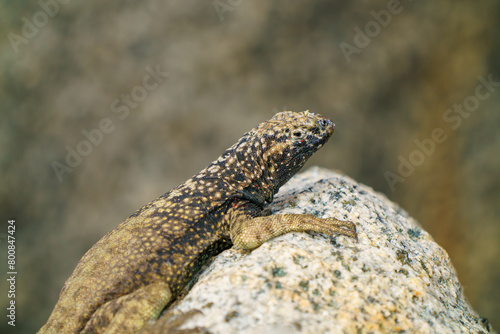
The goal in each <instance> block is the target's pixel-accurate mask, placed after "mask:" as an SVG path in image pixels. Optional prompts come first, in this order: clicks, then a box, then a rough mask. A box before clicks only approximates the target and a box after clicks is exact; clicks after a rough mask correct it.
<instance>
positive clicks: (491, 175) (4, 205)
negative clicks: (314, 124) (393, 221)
mask: <svg viewBox="0 0 500 334" xmlns="http://www.w3.org/2000/svg"><path fill="white" fill-rule="evenodd" d="M499 28H500V5H499V4H498V2H497V1H494V0H491V1H489V0H481V1H465V0H462V1H460V0H455V1H451V0H447V1H439V2H436V1H434V2H433V1H424V0H421V1H409V0H404V1H395V0H376V1H364V0H353V1H349V2H348V1H327V0H315V1H307V2H305V1H295V0H293V1H287V2H278V1H257V2H256V1H245V0H215V1H204V2H201V1H193V0H184V1H173V2H165V1H159V0H149V1H141V2H136V1H106V2H103V1H94V0H90V1H85V2H83V1H76V0H73V1H71V0H41V1H39V2H35V1H30V2H28V1H15V2H12V1H10V2H9V1H1V2H0V32H1V36H2V39H1V40H0V45H1V47H0V66H1V68H0V152H1V155H0V178H1V179H0V205H1V210H0V212H1V215H2V217H1V222H2V223H1V229H2V230H1V231H0V242H1V244H0V246H1V247H2V250H1V251H0V261H1V262H0V263H1V265H0V268H1V270H2V272H3V273H6V272H7V271H8V268H7V265H6V263H7V245H8V244H7V225H8V223H7V222H8V219H13V218H14V219H15V220H16V223H15V224H16V232H15V237H16V261H17V262H16V270H17V273H18V274H17V279H16V296H15V302H16V327H15V328H12V327H11V326H9V325H7V323H6V322H7V321H6V320H5V319H6V318H5V317H4V316H2V317H3V319H4V320H2V322H1V324H0V330H1V331H2V333H3V332H7V331H8V330H13V332H15V333H33V332H35V331H36V330H37V329H38V328H39V327H40V326H41V325H42V324H43V323H44V321H46V319H47V317H48V315H49V313H50V311H51V309H52V307H53V305H54V304H55V302H56V300H57V296H58V294H59V291H60V289H61V287H62V284H63V282H64V280H65V279H66V277H68V276H69V274H70V273H71V272H72V271H73V269H74V267H75V266H76V263H77V262H78V260H79V259H80V257H81V256H82V255H83V254H84V252H85V251H86V250H87V249H88V248H89V247H90V246H91V245H92V244H94V243H95V242H96V241H97V240H98V239H99V238H100V237H101V236H103V235H104V234H105V233H106V232H107V231H109V230H111V229H112V228H113V227H115V226H116V225H117V224H119V223H120V222H121V221H122V220H124V219H125V218H126V217H128V216H129V215H130V214H131V213H133V212H134V211H135V210H136V209H138V208H140V207H141V206H142V205H144V204H146V203H147V202H148V201H150V200H152V199H154V198H156V197H157V196H159V195H161V194H163V193H164V192H166V191H168V190H169V189H171V188H172V187H174V186H176V185H177V184H179V183H181V182H183V181H184V180H185V179H187V178H189V177H190V176H191V175H193V174H194V173H196V172H197V171H199V170H200V169H202V168H203V167H205V166H206V165H207V164H208V163H210V162H211V161H213V160H215V159H216V158H217V157H218V156H219V154H221V153H222V152H223V151H224V150H225V149H226V148H227V147H229V146H230V145H232V144H233V143H234V142H235V141H236V140H237V139H238V138H239V137H240V136H241V135H242V134H243V133H244V132H245V131H247V130H249V129H250V128H252V127H254V126H255V125H256V124H258V123H259V122H261V121H264V120H267V119H269V118H270V117H271V116H272V115H273V114H274V113H276V112H278V111H281V110H284V109H286V110H294V111H302V110H306V109H309V110H311V111H313V112H318V113H321V114H323V115H325V116H328V117H330V118H331V119H333V120H334V122H335V123H336V124H337V127H336V133H335V134H334V137H333V139H332V140H331V142H330V143H328V145H326V146H325V147H324V148H323V149H322V150H321V151H320V152H319V153H318V154H317V155H316V156H314V157H313V158H312V159H311V162H310V163H309V165H320V166H323V167H327V168H330V169H339V170H342V171H343V172H345V173H346V174H348V175H349V176H351V177H353V178H354V179H356V180H357V181H359V182H362V183H365V184H367V185H369V186H371V187H373V188H374V189H375V190H377V191H380V192H383V193H385V194H386V195H387V196H388V197H389V198H390V199H392V200H393V201H395V202H397V203H399V204H400V205H401V206H402V207H403V208H405V209H406V210H407V211H408V212H409V213H410V214H411V215H412V216H413V217H415V218H417V219H418V220H419V221H420V222H421V223H422V225H423V226H424V228H425V229H426V230H427V231H429V232H430V233H431V235H432V236H433V237H434V238H435V239H436V240H437V242H438V243H439V244H440V245H442V246H443V247H444V248H445V249H446V250H447V251H448V253H449V254H450V256H451V259H452V261H453V263H454V265H455V267H456V269H457V271H458V276H459V279H460V281H461V283H462V285H463V286H464V292H465V295H466V296H467V298H468V299H469V301H470V302H471V304H472V305H473V306H474V308H475V310H476V311H477V312H478V313H479V314H480V315H481V316H483V317H486V318H488V319H489V320H490V321H491V323H492V324H493V327H494V328H495V327H496V328H499V327H500V316H499V315H500V302H498V301H499V300H500V266H499V265H498V264H499V261H498V259H499V258H500V246H499V243H498V236H499V235H500V224H499V218H498V217H500V205H499V203H500V177H499V170H500V132H499V131H498V129H499V127H500V113H499V105H500V62H499V59H500V33H499V32H500V31H499ZM4 276H5V275H4ZM0 288H1V290H0V291H1V294H2V298H1V299H0V304H1V305H0V306H1V308H2V309H3V310H5V309H6V307H7V305H8V304H7V303H8V302H9V300H8V299H7V298H5V296H6V291H7V290H8V288H9V286H8V284H7V281H6V280H5V279H2V280H1V282H0ZM4 312H5V311H4Z"/></svg>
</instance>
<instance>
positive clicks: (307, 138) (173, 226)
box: [39, 111, 356, 334]
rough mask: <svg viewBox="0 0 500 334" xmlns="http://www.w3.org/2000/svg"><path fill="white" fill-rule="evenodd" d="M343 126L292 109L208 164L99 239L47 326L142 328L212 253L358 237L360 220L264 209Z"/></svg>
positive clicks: (66, 329)
mask: <svg viewBox="0 0 500 334" xmlns="http://www.w3.org/2000/svg"><path fill="white" fill-rule="evenodd" d="M333 130H334V124H333V123H332V122H331V121H330V120H328V119H326V118H324V117H322V116H321V115H317V114H313V113H310V112H307V111H306V112H303V113H294V112H290V111H285V112H281V113H278V114H276V115H275V116H274V117H273V118H272V119H271V120H269V121H267V122H264V123H261V124H260V125H259V126H257V127H256V128H254V129H253V130H251V131H249V132H247V133H246V134H244V135H243V137H242V138H241V139H240V140H239V141H238V142H237V143H236V144H234V145H233V146H231V147H230V148H229V149H228V150H227V151H226V152H225V153H224V154H223V155H222V156H220V157H219V159H217V160H216V161H214V162H213V163H212V164H210V165H209V166H208V167H207V168H205V169H203V170H202V171H201V172H199V173H198V174H196V175H195V176H193V177H192V178H191V179H189V180H187V181H186V182H184V183H183V184H181V185H180V186H178V187H177V188H175V189H173V190H171V191H169V192H168V193H166V194H165V195H163V196H161V197H159V198H158V199H156V200H154V201H152V202H151V203H149V204H147V205H146V206H144V207H143V208H141V209H139V210H138V211H137V212H135V213H134V214H133V215H132V216H130V217H129V218H128V219H127V220H125V221H124V222H123V223H121V224H120V225H118V226H117V227H116V228H115V229H114V230H112V231H111V232H109V233H108V234H107V235H105V236H104V237H103V238H102V239H101V240H100V241H98V242H97V243H96V244H95V245H94V246H93V247H92V248H91V249H90V250H89V251H88V252H87V253H86V254H85V255H84V256H83V258H82V259H81V260H80V262H79V263H78V265H77V267H76V269H75V271H74V272H73V274H72V275H71V276H70V277H69V279H68V280H67V281H66V283H65V285H64V287H63V289H62V291H61V294H60V297H59V301H58V302H57V304H56V306H55V308H54V310H53V312H52V314H51V316H50V317H49V319H48V321H47V323H46V324H45V325H44V326H43V327H42V328H41V329H40V331H39V333H40V334H44V333H104V332H105V333H135V332H137V331H138V330H140V329H141V328H142V327H143V326H144V325H145V323H146V322H148V321H149V320H151V319H156V318H157V317H158V316H159V314H160V313H161V312H162V310H163V309H165V307H167V306H168V305H169V304H170V303H171V302H172V301H173V300H175V298H176V296H177V295H178V294H179V292H180V291H181V290H182V289H183V288H184V287H185V286H186V284H187V283H188V282H189V280H190V279H191V278H192V277H193V275H194V274H196V273H197V272H198V271H199V269H200V267H201V266H202V265H203V264H204V263H206V261H207V260H208V259H210V258H211V257H212V256H214V255H216V254H218V253H220V252H221V251H223V250H224V249H227V248H230V247H231V246H232V245H234V247H236V248H239V249H253V248H256V247H258V246H260V245H261V244H262V243H264V242H266V241H267V240H269V239H272V238H274V237H276V236H278V235H281V234H284V233H287V232H291V231H317V232H323V233H327V234H332V233H340V234H344V235H347V236H351V237H356V229H355V227H354V225H353V224H352V223H351V222H344V221H339V220H337V219H334V218H328V219H321V218H317V217H315V216H312V215H299V214H283V215H271V216H263V213H262V212H263V208H264V207H265V206H266V205H267V204H269V203H271V201H272V200H273V196H274V194H276V193H277V192H278V190H279V188H280V187H281V186H282V185H283V184H285V182H287V181H288V180H289V179H290V178H291V177H292V176H293V175H294V174H295V173H297V172H298V171H299V169H300V168H301V167H302V166H303V165H304V163H305V162H306V161H307V159H308V158H309V157H310V156H311V155H312V154H313V153H314V152H316V151H317V150H318V149H319V148H321V147H322V146H323V145H324V144H325V143H326V141H327V140H328V139H329V138H330V136H331V135H332V133H333Z"/></svg>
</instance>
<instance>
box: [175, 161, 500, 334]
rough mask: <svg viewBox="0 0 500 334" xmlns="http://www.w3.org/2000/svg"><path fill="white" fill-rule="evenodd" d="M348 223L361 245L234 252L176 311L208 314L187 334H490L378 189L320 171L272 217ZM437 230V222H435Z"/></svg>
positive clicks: (306, 244)
mask: <svg viewBox="0 0 500 334" xmlns="http://www.w3.org/2000/svg"><path fill="white" fill-rule="evenodd" d="M268 210H269V211H270V212H271V213H273V214H275V213H311V214H314V215H316V216H319V217H335V218H338V219H342V220H350V221H352V222H354V223H355V224H356V226H357V231H358V235H359V240H358V241H357V242H356V240H353V239H351V238H348V237H345V236H340V235H334V236H332V237H329V236H326V235H323V234H309V233H289V234H287V235H284V236H281V237H278V238H276V239H274V240H272V241H270V242H267V243H265V244H264V245H262V246H261V247H259V248H257V249H255V250H253V251H251V252H245V251H238V250H234V249H229V250H227V251H225V252H223V253H222V254H220V255H219V256H217V257H216V258H215V259H214V261H213V262H212V263H211V264H210V265H209V266H208V267H207V268H206V269H205V270H204V271H203V273H202V274H201V275H200V277H199V278H198V281H197V282H196V283H195V284H194V286H193V287H192V289H191V290H190V291H189V293H188V294H187V295H186V296H185V297H184V298H183V299H182V300H181V301H179V302H178V303H176V304H175V305H174V306H173V308H172V310H173V312H174V313H175V312H179V311H181V312H188V311H190V310H193V309H197V310H200V311H201V312H202V313H201V314H197V315H195V316H193V317H192V318H191V319H190V320H189V321H187V322H185V323H184V325H183V326H182V328H186V329H187V328H192V327H196V326H200V327H203V328H205V329H206V330H208V331H209V332H210V333H248V334H250V333H489V332H493V330H492V329H491V326H490V325H489V324H488V321H487V320H486V319H484V318H481V317H480V316H479V315H478V314H476V313H475V311H474V310H473V309H472V307H471V306H470V305H469V303H468V302H467V299H466V297H465V296H464V293H463V288H462V286H461V285H460V283H459V281H458V279H457V275H456V273H455V270H454V268H453V266H452V264H451V262H450V259H449V257H448V254H447V253H446V251H445V250H444V249H443V248H441V247H440V246H439V245H438V244H437V243H436V242H435V241H434V240H433V239H432V237H431V236H430V235H429V234H428V233H427V232H426V231H424V230H423V229H422V228H421V226H420V225H419V223H418V222H417V221H415V220H414V219H413V218H412V217H410V216H409V215H408V214H407V213H406V212H405V211H404V210H403V209H401V208H400V207H399V206H398V205H396V204H394V203H392V202H391V201H389V200H388V199H387V198H386V197H385V196H383V195H381V194H379V193H376V192H375V191H374V190H373V189H371V188H369V187H367V186H365V185H361V184H358V183H356V182H355V181H354V180H352V179H350V178H348V177H346V176H344V175H342V174H339V173H337V172H333V171H330V170H326V169H321V168H317V167H313V168H311V169H308V170H307V171H305V172H303V173H301V174H298V175H296V176H295V177H294V178H292V179H291V180H290V181H289V182H288V183H287V184H286V185H285V186H284V187H283V188H282V189H281V191H280V192H279V194H278V195H277V196H276V199H275V201H274V202H273V203H272V205H271V206H270V207H269V208H268ZM436 224H439V222H436Z"/></svg>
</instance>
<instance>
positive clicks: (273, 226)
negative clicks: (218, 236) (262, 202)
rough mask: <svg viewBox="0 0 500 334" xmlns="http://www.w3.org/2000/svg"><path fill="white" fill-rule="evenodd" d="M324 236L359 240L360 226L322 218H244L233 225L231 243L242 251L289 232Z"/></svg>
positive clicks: (276, 216)
mask: <svg viewBox="0 0 500 334" xmlns="http://www.w3.org/2000/svg"><path fill="white" fill-rule="evenodd" d="M308 231H313V232H321V233H326V234H328V235H331V234H333V233H339V234H343V235H346V236H349V237H353V238H357V234H356V226H355V225H354V224H353V223H352V222H349V221H342V220H338V219H335V218H318V217H316V216H313V215H310V214H278V215H271V216H263V217H256V218H252V217H247V216H241V217H238V218H237V219H236V220H234V221H232V222H231V223H230V236H231V240H232V242H233V244H234V246H235V248H238V249H254V248H257V247H259V246H260V245H262V244H263V243H264V242H266V241H268V240H270V239H273V238H275V237H277V236H280V235H282V234H285V233H288V232H308Z"/></svg>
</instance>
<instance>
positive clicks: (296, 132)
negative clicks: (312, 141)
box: [292, 130, 304, 139]
mask: <svg viewBox="0 0 500 334" xmlns="http://www.w3.org/2000/svg"><path fill="white" fill-rule="evenodd" d="M302 137H304V133H303V132H302V131H300V130H294V131H293V132H292V138H293V139H302Z"/></svg>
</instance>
